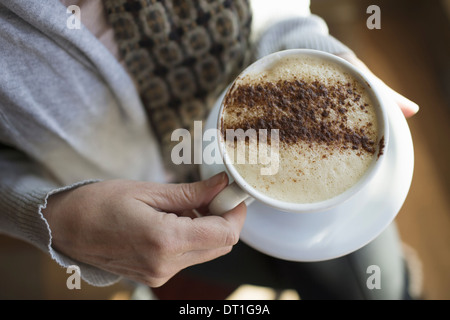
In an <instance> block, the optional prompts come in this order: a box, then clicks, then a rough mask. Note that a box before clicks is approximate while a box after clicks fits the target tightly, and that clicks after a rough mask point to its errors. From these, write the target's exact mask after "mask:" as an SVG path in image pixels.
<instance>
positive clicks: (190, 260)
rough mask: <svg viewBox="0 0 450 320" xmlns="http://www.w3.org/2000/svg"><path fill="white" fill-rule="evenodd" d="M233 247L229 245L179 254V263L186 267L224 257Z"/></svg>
mask: <svg viewBox="0 0 450 320" xmlns="http://www.w3.org/2000/svg"><path fill="white" fill-rule="evenodd" d="M232 248H233V247H232V246H227V247H221V248H215V249H206V250H194V251H188V252H185V253H184V254H183V255H181V256H179V261H178V264H179V265H181V266H182V269H184V268H187V267H190V266H193V265H196V264H200V263H204V262H207V261H211V260H214V259H217V258H219V257H222V256H224V255H226V254H228V253H230V252H231V250H232Z"/></svg>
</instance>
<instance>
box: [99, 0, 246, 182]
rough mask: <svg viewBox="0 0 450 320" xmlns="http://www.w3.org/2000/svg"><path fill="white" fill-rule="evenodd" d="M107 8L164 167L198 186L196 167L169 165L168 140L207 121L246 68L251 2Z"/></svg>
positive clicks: (122, 1) (203, 0)
mask: <svg viewBox="0 0 450 320" xmlns="http://www.w3.org/2000/svg"><path fill="white" fill-rule="evenodd" d="M104 5H105V9H106V13H107V16H108V20H109V22H110V23H111V25H112V27H113V29H114V32H115V38H116V41H117V43H118V45H119V49H120V53H121V55H122V57H123V59H124V61H125V64H126V66H127V69H128V72H129V73H130V74H131V76H132V78H133V79H134V80H135V83H136V85H137V88H138V91H139V94H140V97H141V100H142V102H143V104H144V106H145V109H146V111H147V114H148V117H149V120H150V124H151V126H152V129H153V130H154V133H155V135H156V137H157V139H158V141H159V144H160V146H161V153H162V155H163V160H164V162H165V164H166V168H167V169H168V171H169V172H171V173H172V174H173V175H175V177H176V178H175V181H177V182H181V181H192V180H197V179H198V171H197V169H196V168H195V166H194V165H183V164H182V165H178V166H177V165H174V164H173V162H172V160H171V157H170V156H171V150H172V148H173V147H174V146H175V145H176V144H177V143H179V142H178V141H171V135H172V132H173V131H174V130H175V129H178V128H185V129H188V130H190V132H191V133H192V132H193V126H194V121H196V120H205V118H206V117H207V116H208V113H209V111H210V108H211V106H212V105H213V103H212V101H214V100H215V99H216V98H217V95H218V94H219V93H220V91H222V90H223V89H224V88H225V86H226V85H228V84H229V83H230V81H232V80H233V78H234V77H235V76H236V75H237V74H238V72H239V71H240V70H242V68H243V67H244V66H245V65H246V64H247V63H248V62H249V58H250V51H251V50H250V43H249V36H250V25H251V11H250V6H249V3H248V0H104ZM191 136H192V137H193V135H192V134H191ZM191 154H193V153H192V152H191Z"/></svg>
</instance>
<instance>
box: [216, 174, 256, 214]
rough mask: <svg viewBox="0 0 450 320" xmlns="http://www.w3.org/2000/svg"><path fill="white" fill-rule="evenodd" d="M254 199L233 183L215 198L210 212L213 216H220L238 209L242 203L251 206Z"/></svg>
mask: <svg viewBox="0 0 450 320" xmlns="http://www.w3.org/2000/svg"><path fill="white" fill-rule="evenodd" d="M252 200H253V198H250V196H249V195H248V194H247V193H246V192H245V191H244V190H242V189H241V187H239V185H238V184H237V183H236V182H235V181H233V182H232V183H230V184H229V185H228V186H226V187H225V189H223V190H222V191H220V192H219V194H217V195H216V196H215V198H214V199H213V200H212V201H211V203H210V204H209V206H208V209H209V212H210V213H211V214H213V215H216V216H220V215H222V214H224V213H225V212H227V211H230V210H232V209H234V208H236V207H237V206H238V205H239V204H240V203H241V202H242V201H245V203H246V204H250V203H251V202H252Z"/></svg>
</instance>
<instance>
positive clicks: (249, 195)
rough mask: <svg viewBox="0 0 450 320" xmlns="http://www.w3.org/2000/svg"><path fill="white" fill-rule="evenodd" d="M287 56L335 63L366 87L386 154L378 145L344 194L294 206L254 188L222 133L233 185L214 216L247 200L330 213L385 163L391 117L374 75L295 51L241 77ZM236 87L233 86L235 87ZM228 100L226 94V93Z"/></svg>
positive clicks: (255, 66) (268, 60) (331, 57)
mask: <svg viewBox="0 0 450 320" xmlns="http://www.w3.org/2000/svg"><path fill="white" fill-rule="evenodd" d="M287 56H297V57H302V56H304V57H313V58H320V59H323V60H325V61H328V62H332V63H335V64H337V65H339V66H340V67H341V68H343V69H344V71H346V72H347V73H349V74H350V75H352V76H353V77H354V78H355V79H356V80H357V81H359V83H360V84H361V85H362V86H363V87H364V89H365V90H366V93H367V94H368V95H369V97H370V98H371V100H372V102H373V104H374V107H375V110H376V115H377V118H378V132H379V135H378V139H377V142H378V141H380V139H382V137H383V139H384V146H383V147H384V150H383V151H384V152H380V150H379V148H380V146H379V144H377V146H376V150H375V154H378V156H374V159H373V160H372V163H371V164H370V166H369V168H368V169H367V170H366V172H365V173H364V175H363V176H362V177H361V178H360V179H359V180H358V182H357V183H356V184H354V185H353V186H352V187H350V188H349V189H347V190H346V191H344V192H343V193H341V194H339V195H337V196H334V197H332V198H329V199H327V200H324V201H320V202H313V203H292V202H286V201H281V200H277V199H274V198H271V197H270V196H268V195H266V194H264V193H262V192H260V191H258V190H256V189H255V188H253V187H252V186H250V185H249V184H248V183H247V181H245V179H244V178H242V176H241V175H240V174H239V173H238V171H237V170H236V168H235V167H234V165H233V164H232V161H231V159H230V158H229V156H228V154H227V151H226V150H227V149H226V142H225V139H224V137H223V136H222V134H221V133H219V134H218V144H219V150H220V153H221V157H222V159H223V163H224V164H225V166H226V169H227V171H228V174H229V176H230V178H232V180H234V181H233V182H231V183H230V184H229V185H228V186H227V187H226V188H225V189H224V190H222V191H221V192H220V193H219V194H218V195H217V196H216V197H215V198H214V199H213V200H212V201H211V203H210V205H209V211H210V213H212V214H214V215H221V214H223V213H225V212H227V211H229V210H232V209H233V208H235V207H236V206H238V205H239V204H240V203H241V202H243V201H245V202H246V204H247V205H249V204H250V203H251V202H252V201H253V200H257V201H260V202H262V203H264V204H266V205H268V206H270V207H273V208H275V209H277V210H280V211H287V212H295V213H307V212H318V211H324V210H328V209H330V208H331V207H334V206H337V205H339V204H341V203H343V202H344V201H346V200H348V199H349V198H350V197H352V196H354V195H356V194H357V193H358V191H360V190H361V189H362V188H363V187H364V186H365V185H366V184H368V183H370V181H371V180H372V178H373V177H374V176H375V175H376V173H377V171H378V169H379V167H380V165H381V162H382V161H383V159H384V157H385V154H386V151H387V148H388V145H387V144H388V141H389V126H388V117H387V111H386V105H385V104H384V103H383V99H382V96H381V92H380V91H379V89H378V86H377V84H376V83H375V82H376V80H375V79H373V78H372V77H371V76H370V75H366V74H364V72H363V71H362V70H359V69H357V68H356V67H355V66H353V65H352V64H350V63H349V62H347V61H346V60H344V59H342V58H340V57H338V56H335V55H332V54H329V53H325V52H321V51H316V50H308V49H292V50H285V51H280V52H276V53H273V54H270V55H268V56H265V57H263V58H261V59H260V60H258V61H256V62H254V63H253V64H251V65H250V66H249V67H247V68H246V69H245V70H244V71H243V72H242V73H241V74H240V75H239V76H238V77H237V79H239V78H241V77H242V76H244V75H245V74H247V73H249V72H260V71H263V70H264V69H265V68H267V67H268V66H270V65H272V64H273V63H274V62H276V61H277V60H279V59H281V58H285V57H287ZM231 87H232V86H230V88H231ZM225 97H226V94H225ZM224 101H225V98H224V99H223V101H222V103H221V106H220V109H219V113H218V119H217V130H218V132H222V131H221V125H222V111H223V107H224V103H223V102H224Z"/></svg>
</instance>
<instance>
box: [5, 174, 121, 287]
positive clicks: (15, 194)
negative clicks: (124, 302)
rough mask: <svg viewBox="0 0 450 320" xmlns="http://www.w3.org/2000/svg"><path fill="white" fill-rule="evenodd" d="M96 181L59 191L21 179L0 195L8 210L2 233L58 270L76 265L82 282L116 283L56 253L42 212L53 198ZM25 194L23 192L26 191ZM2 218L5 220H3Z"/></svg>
mask: <svg viewBox="0 0 450 320" xmlns="http://www.w3.org/2000/svg"><path fill="white" fill-rule="evenodd" d="M96 181H97V180H86V181H81V182H77V183H74V184H72V185H69V186H65V187H62V188H55V187H54V186H53V185H52V184H50V183H48V182H44V181H43V180H42V179H40V178H38V177H32V176H28V177H26V178H24V177H22V178H21V179H19V180H18V181H16V182H15V183H14V186H10V187H9V188H6V190H5V189H4V190H2V191H3V192H0V203H1V204H2V207H7V210H6V213H7V215H8V216H9V218H6V221H3V226H2V232H4V233H6V234H8V235H10V236H13V237H15V238H19V239H22V240H25V241H27V242H29V243H31V244H33V245H34V246H36V247H38V248H39V249H41V250H43V251H44V252H47V253H49V254H50V256H51V258H52V259H53V260H55V261H56V262H57V263H58V264H59V265H60V266H61V267H64V268H67V267H68V266H71V265H76V266H78V267H79V268H80V272H81V278H82V279H83V280H84V281H86V282H87V283H89V284H90V285H93V286H108V285H112V284H114V283H116V282H118V281H119V280H120V279H121V277H120V276H118V275H115V274H112V273H109V272H107V271H104V270H101V269H99V268H96V267H94V266H91V265H88V264H84V263H81V262H79V261H76V260H73V259H71V258H70V257H68V256H66V255H64V254H62V253H59V252H57V251H56V250H54V249H53V247H52V235H51V230H50V226H49V224H48V222H47V220H46V219H45V217H44V215H43V213H42V211H43V210H44V209H45V208H46V205H47V199H48V197H50V196H51V195H52V194H55V193H58V192H61V191H65V190H69V189H73V188H77V187H80V186H83V185H86V184H89V183H93V182H96ZM25 190H26V191H25ZM3 218H5V216H4V217H3Z"/></svg>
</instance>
